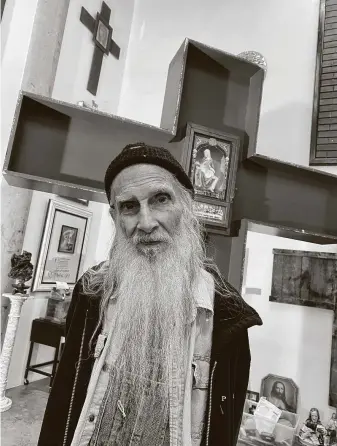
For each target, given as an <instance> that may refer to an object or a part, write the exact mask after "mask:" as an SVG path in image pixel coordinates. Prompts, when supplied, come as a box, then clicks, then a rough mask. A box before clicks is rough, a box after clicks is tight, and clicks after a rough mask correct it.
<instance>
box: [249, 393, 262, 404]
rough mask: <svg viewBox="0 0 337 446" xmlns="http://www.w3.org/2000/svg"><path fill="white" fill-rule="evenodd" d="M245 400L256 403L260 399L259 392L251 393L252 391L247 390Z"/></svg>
mask: <svg viewBox="0 0 337 446" xmlns="http://www.w3.org/2000/svg"><path fill="white" fill-rule="evenodd" d="M246 399H247V400H249V401H254V402H256V403H258V402H259V399H260V394H259V392H253V391H252V390H247V394H246Z"/></svg>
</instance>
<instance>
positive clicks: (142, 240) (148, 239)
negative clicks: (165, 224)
mask: <svg viewBox="0 0 337 446" xmlns="http://www.w3.org/2000/svg"><path fill="white" fill-rule="evenodd" d="M133 240H134V242H135V243H156V242H166V243H169V242H170V239H169V237H164V236H160V237H158V236H157V237H153V235H152V236H151V235H149V236H144V235H141V236H139V235H135V236H134V238H133Z"/></svg>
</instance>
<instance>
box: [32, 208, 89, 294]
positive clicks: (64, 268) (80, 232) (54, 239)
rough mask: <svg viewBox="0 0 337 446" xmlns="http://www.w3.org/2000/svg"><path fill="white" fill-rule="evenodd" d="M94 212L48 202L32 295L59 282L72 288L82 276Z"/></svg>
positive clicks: (47, 289)
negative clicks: (80, 275)
mask: <svg viewBox="0 0 337 446" xmlns="http://www.w3.org/2000/svg"><path fill="white" fill-rule="evenodd" d="M91 217H92V212H91V211H89V210H88V209H83V208H79V207H76V206H73V205H71V204H68V203H64V202H63V201H56V200H49V204H48V209H47V215H46V221H45V226H44V231H43V234H42V239H41V246H40V252H39V256H38V262H37V266H36V271H35V276H34V280H33V286H32V291H50V290H52V288H53V287H54V286H55V283H56V282H66V283H67V284H68V285H69V286H70V287H73V286H74V285H75V283H76V282H77V280H78V278H79V274H80V273H81V269H82V264H83V259H84V256H85V253H86V246H87V241H88V236H89V229H90V221H91Z"/></svg>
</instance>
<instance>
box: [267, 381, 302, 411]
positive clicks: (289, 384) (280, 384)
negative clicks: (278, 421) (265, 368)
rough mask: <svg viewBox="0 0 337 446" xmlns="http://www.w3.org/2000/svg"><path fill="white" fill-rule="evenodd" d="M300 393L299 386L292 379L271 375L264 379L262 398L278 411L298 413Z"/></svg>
mask: <svg viewBox="0 0 337 446" xmlns="http://www.w3.org/2000/svg"><path fill="white" fill-rule="evenodd" d="M298 392H299V389H298V387H297V385H296V384H295V383H294V381H293V380H292V379H290V378H285V377H282V376H277V375H271V374H270V375H267V376H266V377H264V378H263V379H262V383H261V392H260V396H261V397H262V396H264V397H265V398H266V399H267V400H268V401H269V402H270V403H272V404H274V405H275V406H276V407H277V408H278V409H281V410H285V411H287V412H293V413H296V412H297V401H298Z"/></svg>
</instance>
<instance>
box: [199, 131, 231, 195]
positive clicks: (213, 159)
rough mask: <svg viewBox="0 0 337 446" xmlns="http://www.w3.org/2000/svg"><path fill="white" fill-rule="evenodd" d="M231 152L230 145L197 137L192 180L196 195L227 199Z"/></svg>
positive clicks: (212, 139) (213, 139)
mask: <svg viewBox="0 0 337 446" xmlns="http://www.w3.org/2000/svg"><path fill="white" fill-rule="evenodd" d="M230 150H231V147H230V144H229V143H226V142H224V141H221V140H218V139H216V138H208V137H205V136H201V135H196V137H195V140H194V147H193V154H192V157H193V160H192V178H191V179H192V182H193V185H194V188H195V191H196V193H198V194H200V195H204V196H206V197H212V198H219V199H221V200H223V199H225V196H226V189H227V180H228V168H229V159H230Z"/></svg>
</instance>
